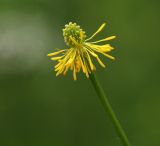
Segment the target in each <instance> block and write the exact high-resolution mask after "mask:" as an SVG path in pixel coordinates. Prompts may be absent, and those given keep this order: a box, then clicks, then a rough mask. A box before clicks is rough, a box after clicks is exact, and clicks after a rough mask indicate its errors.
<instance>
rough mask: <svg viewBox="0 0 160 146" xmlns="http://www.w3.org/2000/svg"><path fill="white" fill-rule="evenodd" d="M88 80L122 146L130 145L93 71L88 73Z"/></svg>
mask: <svg viewBox="0 0 160 146" xmlns="http://www.w3.org/2000/svg"><path fill="white" fill-rule="evenodd" d="M90 80H91V82H92V85H93V87H94V89H95V91H96V93H97V95H98V97H99V98H100V100H101V103H102V104H103V107H104V109H105V111H106V112H107V113H108V114H109V117H110V118H111V121H112V123H113V125H114V127H115V130H116V132H117V134H118V136H119V137H120V139H121V141H122V143H123V145H124V146H131V144H130V142H129V140H128V138H127V135H126V134H125V132H124V130H123V128H122V126H121V124H120V122H119V121H118V119H117V117H116V115H115V113H114V111H113V109H112V106H111V105H110V103H109V101H108V98H107V97H106V95H105V93H104V90H103V89H102V87H101V85H100V83H99V81H98V80H97V78H96V76H95V75H94V73H93V72H92V73H91V74H90Z"/></svg>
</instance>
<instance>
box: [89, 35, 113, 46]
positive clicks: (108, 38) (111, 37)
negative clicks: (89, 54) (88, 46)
mask: <svg viewBox="0 0 160 146" xmlns="http://www.w3.org/2000/svg"><path fill="white" fill-rule="evenodd" d="M114 38H116V36H110V37H107V38H104V39H102V40H98V41H95V42H90V43H93V44H95V43H99V42H104V41H109V40H112V39H114Z"/></svg>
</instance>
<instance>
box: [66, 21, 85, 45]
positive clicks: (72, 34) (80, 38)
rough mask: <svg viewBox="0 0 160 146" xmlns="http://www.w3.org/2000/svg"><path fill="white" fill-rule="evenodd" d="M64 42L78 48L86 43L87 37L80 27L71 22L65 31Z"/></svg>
mask: <svg viewBox="0 0 160 146" xmlns="http://www.w3.org/2000/svg"><path fill="white" fill-rule="evenodd" d="M63 36H64V41H65V43H66V44H67V45H68V46H71V47H76V46H79V45H80V44H82V43H83V42H84V41H85V38H86V35H85V31H83V30H82V29H81V28H80V26H79V25H77V24H76V23H72V22H70V23H69V24H66V25H65V28H64V29H63Z"/></svg>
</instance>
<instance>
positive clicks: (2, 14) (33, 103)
mask: <svg viewBox="0 0 160 146" xmlns="http://www.w3.org/2000/svg"><path fill="white" fill-rule="evenodd" d="M159 5H160V2H159V1H158V0H95V1H93V0H88V1H87V0H81V1H80V0H79V1H78V0H77V1H75V0H0V146H120V145H121V142H120V139H119V138H118V136H117V135H116V133H115V130H114V128H113V126H112V123H111V122H110V119H109V118H108V116H107V114H106V113H105V112H104V109H103V107H102V105H101V103H100V101H99V99H98V97H97V96H96V93H95V91H94V90H93V87H92V85H91V83H90V80H88V79H86V77H85V76H84V75H83V74H82V73H80V74H78V80H77V81H73V79H72V75H71V73H69V74H67V76H66V77H63V76H59V77H55V72H54V71H53V66H54V65H55V63H54V62H53V61H51V60H50V58H49V57H47V56H46V55H47V54H48V53H50V52H53V51H54V48H62V49H63V48H64V47H66V46H65V44H64V41H63V36H62V28H63V26H64V25H65V24H66V23H68V22H70V21H72V22H76V23H77V24H79V25H80V26H81V27H82V28H83V29H84V30H85V31H86V32H87V35H88V36H89V35H91V34H92V33H93V32H94V31H96V29H97V28H98V27H99V26H100V25H101V24H102V23H103V22H107V27H106V28H105V29H104V30H103V32H101V34H99V35H97V37H96V38H97V39H100V38H103V37H105V36H111V35H116V36H117V38H116V39H115V40H113V41H110V43H111V44H112V46H114V47H115V48H116V49H115V50H114V51H112V52H111V54H112V55H113V56H115V57H116V61H110V60H109V59H106V58H104V57H102V59H103V61H104V62H105V64H107V68H106V69H103V68H101V67H99V66H97V71H96V74H97V76H98V78H99V80H100V82H101V83H102V86H103V87H104V90H105V91H106V94H107V95H108V97H109V99H110V102H111V103H112V105H113V107H114V109H115V112H116V113H117V116H118V118H119V120H120V122H121V124H122V126H123V128H124V129H125V131H126V133H127V134H128V137H129V139H130V141H131V143H132V144H133V146H160V114H159V113H160V77H159V75H160V67H159V65H160V55H159V54H160V41H159V35H160V29H159V26H160V19H159V18H160V9H159Z"/></svg>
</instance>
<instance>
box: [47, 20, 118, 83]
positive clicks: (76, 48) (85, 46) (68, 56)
mask: <svg viewBox="0 0 160 146" xmlns="http://www.w3.org/2000/svg"><path fill="white" fill-rule="evenodd" d="M105 25H106V24H105V23H103V24H102V25H101V26H100V27H99V29H98V30H97V31H96V32H95V33H94V34H93V35H92V36H91V37H89V38H87V39H86V35H85V31H83V30H82V29H81V28H80V26H79V25H77V24H76V23H72V22H70V23H69V24H67V25H65V28H64V29H63V36H64V41H65V43H66V45H67V46H69V48H68V49H64V50H58V51H56V52H54V53H50V54H48V56H49V57H51V60H55V61H57V62H58V63H57V64H56V65H55V71H56V72H57V73H56V76H58V75H59V74H63V75H65V74H66V73H67V71H68V70H69V69H70V70H71V71H73V79H74V80H76V79H77V77H76V73H78V72H79V71H80V70H81V69H82V71H83V73H84V74H85V75H86V77H87V78H89V74H90V73H91V72H92V71H94V70H96V67H95V65H94V64H93V61H92V57H93V58H95V59H96V60H97V61H98V63H99V64H100V65H101V66H102V67H105V65H104V63H103V62H102V61H101V59H100V58H99V56H98V54H97V53H99V54H102V55H104V56H106V57H108V58H110V59H113V60H114V59H115V58H114V57H112V56H111V55H109V54H108V52H110V51H111V50H113V47H111V46H110V45H109V44H104V45H98V44H97V43H100V42H105V41H108V40H111V39H114V38H115V36H111V37H106V38H104V39H101V40H98V41H90V40H91V39H92V38H93V37H94V36H96V35H97V34H98V33H99V32H100V31H101V30H102V29H103V28H104V26H105ZM57 55H59V56H57Z"/></svg>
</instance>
